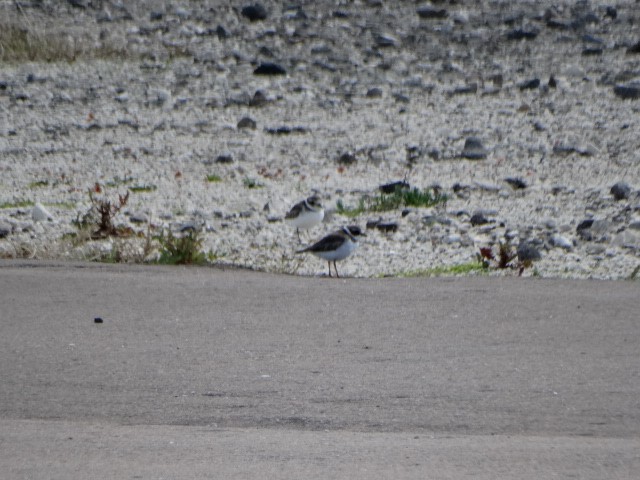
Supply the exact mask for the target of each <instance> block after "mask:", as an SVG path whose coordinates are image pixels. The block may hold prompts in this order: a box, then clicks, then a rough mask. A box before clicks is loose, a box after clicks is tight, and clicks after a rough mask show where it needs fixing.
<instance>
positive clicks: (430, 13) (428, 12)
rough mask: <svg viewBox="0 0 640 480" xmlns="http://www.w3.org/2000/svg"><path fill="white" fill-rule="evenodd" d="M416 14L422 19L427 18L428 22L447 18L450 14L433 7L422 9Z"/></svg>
mask: <svg viewBox="0 0 640 480" xmlns="http://www.w3.org/2000/svg"><path fill="white" fill-rule="evenodd" d="M416 13H417V14H418V16H419V17H420V18H425V19H427V20H436V19H442V18H447V15H448V12H447V11H446V10H445V9H444V8H442V9H439V10H438V9H435V8H431V7H420V8H418V10H416Z"/></svg>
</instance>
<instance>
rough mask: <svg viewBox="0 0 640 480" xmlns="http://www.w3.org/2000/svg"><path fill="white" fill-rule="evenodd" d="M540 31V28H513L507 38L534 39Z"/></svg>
mask: <svg viewBox="0 0 640 480" xmlns="http://www.w3.org/2000/svg"><path fill="white" fill-rule="evenodd" d="M538 33H540V32H539V31H538V30H523V29H521V28H517V29H515V30H511V31H510V32H507V35H506V36H507V40H533V39H535V38H536V37H537V36H538Z"/></svg>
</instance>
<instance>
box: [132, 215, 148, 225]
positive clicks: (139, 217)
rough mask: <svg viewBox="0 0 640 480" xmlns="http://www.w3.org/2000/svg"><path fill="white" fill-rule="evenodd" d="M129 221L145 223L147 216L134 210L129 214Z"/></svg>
mask: <svg viewBox="0 0 640 480" xmlns="http://www.w3.org/2000/svg"><path fill="white" fill-rule="evenodd" d="M129 221H130V222H132V223H147V222H148V221H149V217H148V216H147V215H145V214H144V213H142V212H134V213H132V214H131V215H129Z"/></svg>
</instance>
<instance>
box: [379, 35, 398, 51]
mask: <svg viewBox="0 0 640 480" xmlns="http://www.w3.org/2000/svg"><path fill="white" fill-rule="evenodd" d="M374 41H375V42H376V46H377V47H380V48H386V47H395V46H396V45H397V44H398V40H397V39H396V38H394V37H392V36H391V35H387V34H380V35H376V36H375V38H374Z"/></svg>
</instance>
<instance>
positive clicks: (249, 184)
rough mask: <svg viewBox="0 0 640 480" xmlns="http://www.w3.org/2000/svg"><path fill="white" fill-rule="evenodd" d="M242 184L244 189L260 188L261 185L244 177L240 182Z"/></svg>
mask: <svg viewBox="0 0 640 480" xmlns="http://www.w3.org/2000/svg"><path fill="white" fill-rule="evenodd" d="M242 184H243V185H244V186H245V187H246V188H260V187H262V184H261V183H258V181H257V180H256V179H255V178H250V177H245V178H244V180H242Z"/></svg>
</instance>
